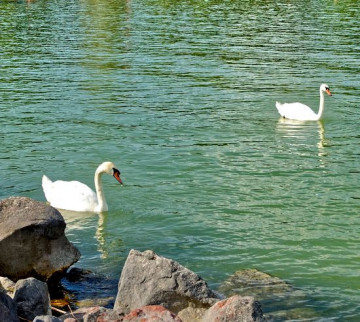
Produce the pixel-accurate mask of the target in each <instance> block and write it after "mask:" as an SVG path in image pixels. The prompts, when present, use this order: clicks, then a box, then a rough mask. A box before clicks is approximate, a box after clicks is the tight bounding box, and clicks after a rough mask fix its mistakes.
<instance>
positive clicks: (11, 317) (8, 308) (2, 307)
mask: <svg viewBox="0 0 360 322" xmlns="http://www.w3.org/2000/svg"><path fill="white" fill-rule="evenodd" d="M0 321H6V322H19V319H18V317H17V313H16V305H15V302H14V301H13V300H12V299H11V297H10V296H9V295H7V294H6V293H5V292H4V291H2V290H0Z"/></svg>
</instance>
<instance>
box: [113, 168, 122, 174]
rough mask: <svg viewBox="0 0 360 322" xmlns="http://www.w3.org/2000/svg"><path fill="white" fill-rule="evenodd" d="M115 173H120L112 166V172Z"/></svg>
mask: <svg viewBox="0 0 360 322" xmlns="http://www.w3.org/2000/svg"><path fill="white" fill-rule="evenodd" d="M115 173H117V174H121V173H120V171H119V170H118V169H115V168H113V174H115Z"/></svg>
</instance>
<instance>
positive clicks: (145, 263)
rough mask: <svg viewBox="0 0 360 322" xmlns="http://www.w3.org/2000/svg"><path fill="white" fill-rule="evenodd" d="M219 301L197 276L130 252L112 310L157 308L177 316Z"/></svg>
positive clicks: (150, 254)
mask: <svg viewBox="0 0 360 322" xmlns="http://www.w3.org/2000/svg"><path fill="white" fill-rule="evenodd" d="M218 300H219V297H218V295H217V294H215V293H214V292H213V291H212V290H211V289H210V288H209V287H208V285H207V284H206V282H205V281H204V280H203V279H202V278H201V277H200V276H198V275H197V274H195V273H194V272H192V271H190V270H189V269H187V268H185V267H184V266H182V265H180V264H179V263H177V262H175V261H173V260H171V259H167V258H164V257H161V256H158V255H156V254H155V253H154V252H153V251H150V250H147V251H145V252H143V253H141V252H139V251H136V250H131V251H130V253H129V255H128V258H127V260H126V262H125V265H124V268H123V271H122V273H121V277H120V281H119V286H118V294H117V297H116V300H115V306H114V310H117V311H119V312H124V313H125V314H128V313H129V312H130V311H131V310H134V309H137V308H140V307H143V306H147V305H161V306H163V307H165V308H166V309H168V310H170V311H172V312H175V313H178V312H179V311H181V310H183V309H185V308H186V307H188V306H191V305H192V306H195V307H205V308H209V307H210V306H212V305H213V304H214V303H216V302H217V301H218Z"/></svg>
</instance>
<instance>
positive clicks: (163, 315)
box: [123, 305, 182, 322]
mask: <svg viewBox="0 0 360 322" xmlns="http://www.w3.org/2000/svg"><path fill="white" fill-rule="evenodd" d="M143 321H147V322H159V321H161V322H182V321H181V319H180V318H179V317H177V316H176V314H175V313H173V312H171V311H169V310H167V309H165V308H164V307H162V306H159V305H149V306H144V307H142V308H140V309H136V310H133V311H131V312H130V313H129V314H128V315H126V316H125V317H124V319H123V322H143Z"/></svg>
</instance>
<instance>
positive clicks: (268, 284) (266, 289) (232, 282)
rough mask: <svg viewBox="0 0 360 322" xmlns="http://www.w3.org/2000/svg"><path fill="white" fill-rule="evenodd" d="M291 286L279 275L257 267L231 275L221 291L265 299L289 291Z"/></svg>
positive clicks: (221, 287)
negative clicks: (272, 274) (262, 270)
mask: <svg viewBox="0 0 360 322" xmlns="http://www.w3.org/2000/svg"><path fill="white" fill-rule="evenodd" d="M290 289H291V286H290V285H289V284H288V283H286V282H285V281H283V280H281V279H280V278H278V277H273V276H271V275H269V274H266V273H264V272H261V271H259V270H257V269H244V270H239V271H236V272H235V273H234V274H233V275H231V276H230V277H229V278H228V279H227V280H226V281H225V283H224V284H223V285H221V286H220V288H219V291H220V292H221V293H223V294H225V295H227V296H231V295H234V294H241V295H243V296H245V295H248V296H254V297H255V298H256V299H257V300H261V299H264V298H265V297H267V296H268V295H269V294H271V296H272V295H273V294H276V293H283V292H287V291H289V290H290Z"/></svg>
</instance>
